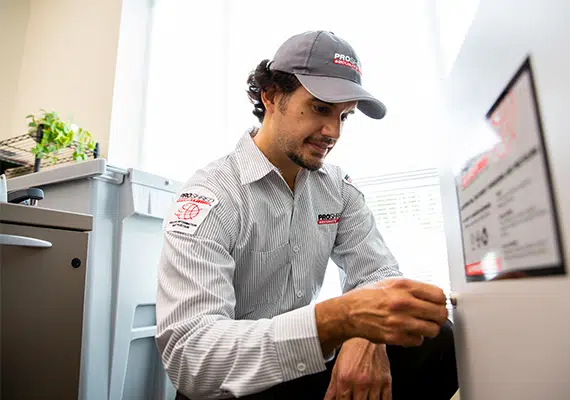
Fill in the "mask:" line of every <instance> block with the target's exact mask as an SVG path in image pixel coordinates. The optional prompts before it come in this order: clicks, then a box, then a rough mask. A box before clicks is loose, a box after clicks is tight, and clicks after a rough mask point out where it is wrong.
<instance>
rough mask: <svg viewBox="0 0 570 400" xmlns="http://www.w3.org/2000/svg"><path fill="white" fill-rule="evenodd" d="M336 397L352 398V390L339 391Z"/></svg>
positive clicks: (345, 399) (342, 399)
mask: <svg viewBox="0 0 570 400" xmlns="http://www.w3.org/2000/svg"><path fill="white" fill-rule="evenodd" d="M336 398H337V400H352V399H353V397H352V390H350V389H344V390H343V391H342V392H339V391H337V393H336Z"/></svg>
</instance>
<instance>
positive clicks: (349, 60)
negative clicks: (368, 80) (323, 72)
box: [333, 53, 362, 75]
mask: <svg viewBox="0 0 570 400" xmlns="http://www.w3.org/2000/svg"><path fill="white" fill-rule="evenodd" d="M333 62H334V63H335V64H338V65H344V66H345V67H350V68H352V69H353V70H355V71H356V72H358V73H359V74H360V75H362V71H361V70H360V67H359V65H358V60H357V59H356V58H353V57H351V56H347V55H345V54H339V53H334V61H333Z"/></svg>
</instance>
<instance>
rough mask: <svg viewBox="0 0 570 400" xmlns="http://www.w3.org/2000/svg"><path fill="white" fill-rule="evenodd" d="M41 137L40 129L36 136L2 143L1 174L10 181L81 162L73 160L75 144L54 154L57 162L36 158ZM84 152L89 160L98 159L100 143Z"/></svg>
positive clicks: (0, 152) (21, 136) (28, 135)
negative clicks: (35, 151) (33, 150)
mask: <svg viewBox="0 0 570 400" xmlns="http://www.w3.org/2000/svg"><path fill="white" fill-rule="evenodd" d="M41 135H42V133H41V129H38V131H37V132H36V134H35V135H34V134H30V133H25V134H23V135H19V136H14V137H11V138H8V139H5V140H2V141H0V174H6V177H7V178H8V179H9V178H15V177H16V176H22V175H28V174H31V173H34V172H38V171H40V170H41V171H44V170H48V169H52V168H54V167H59V166H61V165H64V164H71V163H76V162H79V161H75V160H74V159H73V153H74V152H75V150H76V148H77V146H76V144H73V143H72V144H71V145H70V146H69V147H66V148H64V149H61V150H60V151H59V152H57V153H54V155H56V156H57V161H56V162H53V161H52V158H51V157H49V156H48V157H43V158H41V159H40V158H36V156H35V155H34V153H32V149H33V148H34V147H35V146H36V144H37V143H38V142H39V141H41ZM84 152H85V154H86V155H87V159H95V158H98V157H99V143H97V144H96V145H95V150H88V149H86V150H84Z"/></svg>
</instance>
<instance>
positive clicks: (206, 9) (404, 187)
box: [140, 0, 448, 297]
mask: <svg viewBox="0 0 570 400" xmlns="http://www.w3.org/2000/svg"><path fill="white" fill-rule="evenodd" d="M431 6H432V4H431V2H425V1H422V0H412V1H408V2H396V1H390V0H382V1H374V2H371V1H368V0H353V1H351V2H350V4H348V3H347V2H346V1H338V0H329V1H327V2H326V3H322V2H310V1H305V0H290V1H288V2H286V3H283V2H267V1H266V2H262V1H254V0H240V1H231V0H210V1H207V2H193V1H187V0H156V1H155V4H154V13H153V18H152V19H153V27H152V33H151V44H150V57H149V60H150V61H149V79H148V85H147V101H146V114H145V124H144V125H145V129H144V135H143V145H142V147H143V156H142V165H140V167H141V168H142V169H144V170H148V171H152V172H153V173H157V174H160V175H163V176H165V177H168V178H171V179H177V180H182V181H184V180H186V179H188V178H189V177H190V176H191V175H192V174H193V173H194V171H195V170H196V169H198V168H201V167H203V166H204V165H205V164H207V163H208V162H210V161H212V160H214V159H216V158H218V157H222V156H223V155H225V154H227V153H228V152H230V151H232V149H233V148H234V146H235V144H236V142H237V141H238V139H239V137H240V136H241V135H242V134H243V133H244V132H245V131H246V130H247V129H248V128H251V127H252V126H255V125H258V122H257V119H256V118H255V117H254V116H253V114H252V113H251V111H252V106H251V105H250V103H249V101H248V99H247V96H246V92H245V90H246V78H247V75H248V73H249V72H250V71H251V70H252V69H254V68H255V67H256V65H257V64H258V63H259V62H260V61H261V60H263V59H271V58H272V57H273V54H274V52H275V51H276V50H277V48H278V46H279V45H280V44H281V43H282V42H283V41H285V40H286V39H287V38H288V37H290V36H292V35H293V34H296V33H300V32H303V31H307V30H318V29H324V30H329V31H332V32H334V33H336V34H337V35H339V36H340V37H342V38H344V39H346V40H347V41H348V42H349V43H351V45H352V46H353V47H354V49H355V50H356V52H357V54H358V56H359V57H360V59H361V62H362V67H363V85H364V87H365V88H366V89H367V90H369V91H370V92H371V93H373V94H374V95H376V96H377V97H378V98H380V99H381V100H382V101H383V102H384V103H385V104H386V105H387V107H388V114H387V116H386V117H385V118H384V119H383V120H381V121H376V120H372V119H369V118H367V117H365V116H364V115H362V114H361V113H356V114H355V115H353V116H351V117H349V119H348V121H347V123H346V124H345V127H344V131H343V137H342V139H341V140H340V142H339V143H338V145H337V146H336V147H335V150H334V151H333V152H332V153H331V155H330V156H329V159H328V161H329V162H331V163H334V164H337V165H340V166H342V167H343V168H344V169H345V170H346V171H347V172H348V173H349V174H350V175H351V176H352V177H353V179H354V180H355V181H357V182H359V184H360V186H361V187H362V190H363V191H365V193H367V196H366V197H367V201H368V202H369V205H370V206H371V208H373V209H374V213H375V215H376V218H377V220H378V224H379V227H380V230H381V232H382V233H383V234H384V236H385V237H386V240H387V241H388V244H389V245H390V247H391V248H392V249H393V251H394V253H395V255H396V256H397V257H398V259H399V261H400V263H401V265H402V270H403V271H404V272H406V273H408V274H410V275H411V276H414V277H419V278H421V279H425V280H434V281H437V282H443V283H442V284H443V285H444V286H445V285H446V284H447V283H446V282H447V280H448V278H446V276H447V275H446V274H447V273H448V272H447V271H448V270H447V264H446V263H444V262H443V261H442V262H439V261H437V260H440V259H442V254H445V243H444V242H443V241H441V240H439V241H437V240H435V239H434V237H433V236H432V235H431V233H433V232H435V231H437V229H439V228H438V226H439V225H438V224H440V222H438V221H439V220H438V218H441V213H440V212H438V211H437V210H438V207H439V205H438V204H439V197H438V195H436V193H438V190H439V189H438V187H437V179H435V178H434V177H431V178H429V179H428V178H425V176H427V175H429V174H428V173H427V172H423V173H421V174H420V173H419V172H417V171H423V170H426V169H427V168H433V167H434V166H436V165H438V160H439V159H440V158H441V156H440V152H441V151H442V149H441V146H440V145H438V141H439V140H440V138H441V137H440V136H438V135H439V132H438V131H437V130H434V126H436V124H435V123H434V115H436V114H437V113H436V112H435V111H434V110H436V109H437V108H438V106H439V96H438V94H437V93H438V88H439V82H438V80H437V79H438V78H437V76H438V66H439V64H438V58H437V57H438V46H439V44H438V42H437V36H436V35H435V34H434V30H433V27H434V26H435V23H434V20H433V15H435V12H433V11H434V10H433V9H429V8H428V7H431ZM401 171H416V172H412V173H408V172H405V173H400V172H401ZM418 174H419V175H421V176H422V179H424V178H425V179H427V180H425V181H422V180H421V179H420V178H419V177H418V176H419V175H418ZM422 174H423V175H422ZM426 174H427V175H426ZM365 177H370V178H365ZM396 177H397V178H396ZM421 182H424V183H421ZM425 182H429V183H425ZM402 232H405V234H403V233H402ZM410 232H413V233H410ZM427 232H430V233H427ZM410 237H413V238H414V240H413V241H410V240H409V238H410ZM434 240H435V242H434ZM442 246H443V247H442ZM412 248H413V249H414V251H410V249H412ZM419 254H423V257H422V259H421V260H420V259H419V258H418V259H416V258H413V257H415V256H416V255H419ZM335 269H336V268H335V267H334V265H332V266H331V268H330V273H327V277H326V281H325V284H324V286H323V293H322V297H326V296H327V295H330V294H331V293H333V294H334V293H336V292H335V290H336V286H335V285H337V283H338V274H337V272H336V270H335ZM331 277H332V279H331ZM447 285H448V284H447Z"/></svg>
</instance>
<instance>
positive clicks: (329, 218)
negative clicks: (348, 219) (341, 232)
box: [317, 213, 340, 225]
mask: <svg viewBox="0 0 570 400" xmlns="http://www.w3.org/2000/svg"><path fill="white" fill-rule="evenodd" d="M339 220H340V213H333V214H319V216H318V219H317V224H319V225H323V224H338V221H339Z"/></svg>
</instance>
